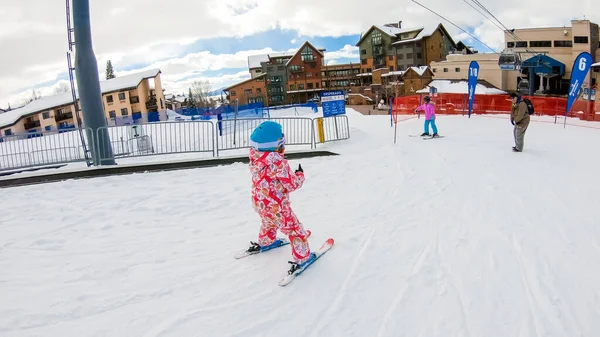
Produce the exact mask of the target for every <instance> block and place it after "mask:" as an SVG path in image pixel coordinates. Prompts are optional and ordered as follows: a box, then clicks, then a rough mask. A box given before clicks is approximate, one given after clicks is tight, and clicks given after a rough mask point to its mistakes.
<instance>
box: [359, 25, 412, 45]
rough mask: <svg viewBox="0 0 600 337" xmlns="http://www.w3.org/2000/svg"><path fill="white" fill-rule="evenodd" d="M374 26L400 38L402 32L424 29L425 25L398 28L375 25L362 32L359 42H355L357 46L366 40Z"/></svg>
mask: <svg viewBox="0 0 600 337" xmlns="http://www.w3.org/2000/svg"><path fill="white" fill-rule="evenodd" d="M374 28H377V29H379V30H380V31H382V32H384V33H385V34H387V35H389V36H391V37H393V38H398V37H400V35H401V34H405V33H410V32H415V31H418V30H423V29H424V27H409V28H396V27H394V26H388V25H373V26H371V28H369V29H368V30H367V31H366V32H365V33H364V34H361V37H360V39H359V40H358V42H357V43H356V44H355V46H358V45H360V43H361V42H362V40H364V38H365V37H366V36H367V35H369V32H371V30H373V29H374Z"/></svg>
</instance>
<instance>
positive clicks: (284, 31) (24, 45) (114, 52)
mask: <svg viewBox="0 0 600 337" xmlns="http://www.w3.org/2000/svg"><path fill="white" fill-rule="evenodd" d="M417 1H419V3H421V4H423V5H424V6H427V7H428V8H430V9H432V10H433V11H435V12H437V13H440V14H441V15H443V16H444V17H445V18H447V19H448V20H450V21H452V22H454V23H455V24H456V25H458V26H459V27H461V28H463V29H465V30H467V31H469V32H470V33H472V34H473V35H475V36H476V37H477V38H478V39H480V40H482V41H483V42H485V43H486V44H487V45H489V46H490V47H492V48H495V49H496V51H499V50H500V49H501V47H502V45H503V39H504V37H503V33H502V31H501V30H500V29H499V28H498V27H497V26H496V25H495V24H493V23H492V22H491V21H490V20H488V19H487V18H486V17H484V16H483V15H482V14H480V13H478V12H477V11H476V10H475V9H473V7H471V6H476V5H475V4H474V3H473V2H472V1H473V0H417ZM592 1H594V2H596V1H597V0H574V1H573V2H571V4H570V5H568V6H565V4H566V3H567V2H565V1H562V0H525V1H523V0H504V1H495V0H480V1H479V2H480V3H482V4H483V5H484V6H486V7H487V9H488V10H489V11H490V12H491V13H492V14H493V15H494V16H495V17H496V18H498V19H499V20H500V21H501V22H502V23H503V24H504V25H506V26H507V27H509V28H525V27H538V26H563V25H567V26H568V25H570V20H571V19H583V17H584V15H585V16H586V18H587V19H590V20H593V21H594V22H596V23H600V12H598V11H597V10H592ZM90 6H91V17H92V35H93V43H94V50H95V52H96V56H97V58H98V65H99V68H100V69H99V72H100V74H101V77H100V79H101V80H103V79H104V67H105V65H106V60H108V59H110V60H112V63H113V65H114V67H115V70H116V75H117V76H119V75H124V74H127V73H131V72H135V71H139V70H143V69H148V68H154V67H157V68H160V69H161V70H162V72H163V74H162V77H163V86H164V88H165V89H166V91H167V93H183V92H186V91H187V88H188V87H189V85H190V83H191V82H193V81H194V80H195V79H208V80H209V81H210V82H211V83H212V87H213V89H219V88H222V87H224V86H227V85H230V84H233V83H235V82H238V81H241V80H243V79H246V78H248V77H249V73H248V70H247V57H248V55H252V54H262V53H267V52H272V51H286V50H290V49H294V48H297V47H298V46H299V45H300V44H301V43H303V42H304V41H307V40H308V41H310V42H311V43H313V44H314V45H316V46H318V47H324V48H326V49H327V53H326V55H325V56H326V62H329V64H331V63H334V62H338V63H343V62H357V61H358V59H359V58H358V50H357V48H356V47H354V45H355V44H356V42H357V41H358V38H359V36H360V33H361V31H365V30H366V29H368V28H369V27H370V26H371V25H372V24H383V23H388V22H397V21H399V20H402V21H403V23H402V25H403V27H413V26H423V25H425V26H430V25H437V24H438V23H440V22H441V23H443V24H444V26H446V28H447V29H448V30H449V31H450V33H451V34H452V35H453V36H454V38H455V39H456V40H462V41H465V42H466V43H467V44H470V45H474V46H475V47H476V48H477V49H478V50H479V51H480V52H491V51H490V50H489V49H488V48H486V47H484V46H482V45H480V44H479V43H478V42H476V41H473V40H472V39H471V38H470V37H469V36H468V35H467V34H465V33H463V32H461V31H460V30H459V29H458V28H456V27H454V26H453V25H452V24H450V23H448V22H446V21H444V20H443V19H441V18H439V17H437V16H436V15H434V14H432V13H430V12H429V11H427V10H426V9H424V8H422V7H421V6H419V5H418V4H416V3H414V2H412V1H410V0H395V1H391V0H369V1H367V2H364V1H358V0H327V1H323V0H302V1H289V2H288V1H283V0H170V1H166V0H90ZM479 11H481V12H482V13H484V12H483V10H481V9H479ZM531 13H536V16H532V15H531ZM0 46H1V48H2V52H1V53H0V64H2V65H3V67H2V71H1V72H0V107H1V108H5V107H6V106H7V104H8V103H10V104H11V105H12V106H13V107H15V106H17V105H19V104H20V103H21V102H22V100H23V99H24V98H26V97H28V96H31V93H32V90H33V89H35V90H36V91H37V92H38V93H39V94H41V95H51V94H52V93H53V91H54V89H55V88H56V87H58V86H60V85H61V84H62V85H64V84H65V83H67V80H68V75H67V62H66V51H67V49H68V46H67V33H66V21H65V0H19V1H11V0H0Z"/></svg>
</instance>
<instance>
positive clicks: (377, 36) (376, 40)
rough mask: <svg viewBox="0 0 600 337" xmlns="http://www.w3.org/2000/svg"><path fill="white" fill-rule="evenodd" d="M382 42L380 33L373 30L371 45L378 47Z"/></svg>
mask: <svg viewBox="0 0 600 337" xmlns="http://www.w3.org/2000/svg"><path fill="white" fill-rule="evenodd" d="M381 42H382V37H381V32H380V31H379V30H374V31H373V34H371V44H372V45H374V46H376V45H380V44H381Z"/></svg>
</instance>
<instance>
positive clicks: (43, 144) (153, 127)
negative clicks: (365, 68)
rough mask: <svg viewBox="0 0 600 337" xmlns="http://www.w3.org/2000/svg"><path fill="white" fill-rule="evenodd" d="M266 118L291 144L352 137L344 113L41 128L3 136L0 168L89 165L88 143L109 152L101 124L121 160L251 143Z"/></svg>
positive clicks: (313, 145)
mask: <svg viewBox="0 0 600 337" xmlns="http://www.w3.org/2000/svg"><path fill="white" fill-rule="evenodd" d="M265 120H272V121H275V122H278V123H280V124H281V125H282V127H283V131H284V134H285V137H286V142H287V143H286V147H288V148H289V147H304V148H310V149H314V148H316V147H317V146H318V144H321V143H326V142H331V141H340V140H344V139H348V138H350V126H349V123H348V117H347V116H346V115H337V116H331V117H325V118H322V117H319V118H309V117H275V118H267V117H260V118H255V117H253V118H238V119H224V120H221V121H215V120H194V121H172V122H155V123H143V124H135V125H122V126H106V127H102V128H99V129H98V130H97V131H96V132H92V130H91V129H89V128H75V129H69V130H62V131H60V132H58V131H43V132H38V133H26V134H19V135H11V136H6V137H2V138H0V172H1V171H8V170H17V169H23V168H32V167H41V166H48V165H58V164H68V163H74V162H88V165H90V164H91V154H90V153H89V151H86V148H87V149H89V148H91V147H95V149H96V151H97V152H98V156H99V159H98V160H102V159H106V158H110V157H111V156H110V153H100V147H99V146H98V144H101V142H105V141H106V139H103V138H102V137H104V136H103V135H104V134H105V133H104V131H103V130H107V131H108V132H107V133H108V137H109V139H108V141H109V142H110V144H111V148H112V153H113V155H114V156H115V159H117V160H119V159H120V158H134V157H143V156H155V155H171V154H186V153H205V154H206V155H207V156H209V157H218V156H219V155H220V154H221V153H223V152H226V151H231V150H240V149H245V148H248V147H249V144H248V140H249V138H250V134H251V133H252V131H253V130H254V128H255V127H256V126H257V125H258V124H260V123H261V122H263V121H265ZM83 144H85V148H84V145H83Z"/></svg>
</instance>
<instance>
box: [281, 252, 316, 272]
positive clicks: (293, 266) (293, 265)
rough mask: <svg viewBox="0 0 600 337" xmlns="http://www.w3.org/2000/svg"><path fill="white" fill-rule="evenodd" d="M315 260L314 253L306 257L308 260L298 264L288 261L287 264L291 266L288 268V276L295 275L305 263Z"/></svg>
mask: <svg viewBox="0 0 600 337" xmlns="http://www.w3.org/2000/svg"><path fill="white" fill-rule="evenodd" d="M316 258H317V254H315V253H310V256H309V257H308V260H306V261H304V262H302V263H298V262H296V261H288V263H289V264H291V265H292V266H291V267H290V270H288V275H292V274H293V273H295V272H296V271H297V270H298V269H302V268H303V267H304V266H305V265H306V264H307V263H309V262H311V261H312V260H314V259H316Z"/></svg>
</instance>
